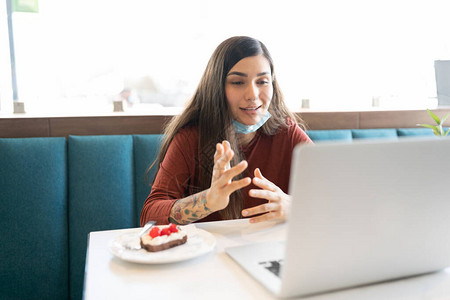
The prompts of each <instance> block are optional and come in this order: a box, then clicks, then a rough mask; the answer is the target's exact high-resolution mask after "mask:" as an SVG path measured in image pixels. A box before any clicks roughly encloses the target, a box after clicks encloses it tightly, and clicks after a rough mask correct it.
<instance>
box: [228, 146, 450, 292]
mask: <svg viewBox="0 0 450 300" xmlns="http://www.w3.org/2000/svg"><path fill="white" fill-rule="evenodd" d="M448 170H450V139H448V138H434V139H430V138H427V139H417V138H407V139H403V140H402V139H399V140H372V141H360V142H358V141H356V142H353V143H323V144H316V145H299V146H297V147H296V148H295V150H294V156H293V162H292V168H291V178H290V190H289V191H290V195H291V196H292V198H293V200H292V206H291V211H290V215H289V218H288V221H287V224H286V226H287V236H286V241H285V242H272V243H270V242H269V243H259V244H249V245H242V246H236V247H231V248H227V249H225V251H226V253H227V254H228V255H229V256H231V257H232V258H233V259H234V260H235V261H236V262H237V263H238V264H240V265H241V266H242V267H243V268H244V269H245V270H246V271H248V273H249V274H251V275H252V276H253V277H254V278H255V279H256V280H258V281H259V282H260V283H261V284H262V285H264V286H265V287H266V288H267V289H268V290H269V291H271V292H272V293H273V294H274V295H276V296H278V297H293V296H308V295H312V294H317V293H323V292H330V291H335V290H339V289H345V288H351V287H356V286H360V285H367V284H371V283H376V282H381V281H386V280H392V279H399V278H403V277H408V276H413V275H418V274H424V273H429V272H434V271H437V270H442V269H444V268H446V267H447V266H450V197H449V196H448V195H449V192H448V177H446V175H447V174H448Z"/></svg>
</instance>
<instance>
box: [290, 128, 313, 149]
mask: <svg viewBox="0 0 450 300" xmlns="http://www.w3.org/2000/svg"><path fill="white" fill-rule="evenodd" d="M289 131H291V132H290V134H289V136H290V139H291V142H292V145H293V147H295V146H296V145H297V144H300V143H308V144H309V143H311V144H312V143H313V141H312V140H311V138H310V137H309V136H308V135H307V134H306V132H305V131H304V130H303V129H301V128H300V126H298V124H296V123H295V124H292V125H291V126H289Z"/></svg>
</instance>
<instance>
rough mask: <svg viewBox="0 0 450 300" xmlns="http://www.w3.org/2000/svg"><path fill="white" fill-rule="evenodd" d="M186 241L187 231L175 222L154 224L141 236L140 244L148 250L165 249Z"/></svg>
mask: <svg viewBox="0 0 450 300" xmlns="http://www.w3.org/2000/svg"><path fill="white" fill-rule="evenodd" d="M186 241H187V233H186V231H185V230H183V229H182V228H181V227H179V226H177V225H175V224H172V223H171V224H169V225H161V226H154V227H153V228H152V229H151V230H150V232H149V233H148V234H145V235H143V236H142V237H141V246H142V248H144V249H145V250H147V251H149V252H157V251H161V250H166V249H169V248H172V247H175V246H179V245H182V244H184V243H186Z"/></svg>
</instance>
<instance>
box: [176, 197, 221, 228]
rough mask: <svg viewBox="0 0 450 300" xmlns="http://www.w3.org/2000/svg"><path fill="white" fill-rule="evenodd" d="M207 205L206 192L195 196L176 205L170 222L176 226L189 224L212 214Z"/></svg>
mask: <svg viewBox="0 0 450 300" xmlns="http://www.w3.org/2000/svg"><path fill="white" fill-rule="evenodd" d="M211 213H212V211H211V210H210V209H209V208H208V207H207V205H206V191H203V192H200V193H197V194H194V195H192V196H189V197H187V198H184V199H180V200H178V201H177V202H175V203H174V205H173V207H172V210H171V213H170V217H169V221H170V222H172V223H176V224H189V223H192V222H195V221H197V220H200V219H201V218H204V217H206V216H207V215H209V214H211Z"/></svg>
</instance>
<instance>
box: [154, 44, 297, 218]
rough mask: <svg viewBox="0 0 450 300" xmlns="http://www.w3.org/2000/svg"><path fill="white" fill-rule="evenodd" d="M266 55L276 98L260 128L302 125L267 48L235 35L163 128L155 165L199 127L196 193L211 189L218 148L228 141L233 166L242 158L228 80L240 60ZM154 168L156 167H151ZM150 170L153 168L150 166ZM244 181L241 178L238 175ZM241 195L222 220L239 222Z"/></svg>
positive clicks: (270, 132) (267, 131)
mask: <svg viewBox="0 0 450 300" xmlns="http://www.w3.org/2000/svg"><path fill="white" fill-rule="evenodd" d="M256 55H263V56H264V57H265V58H266V59H267V60H268V61H269V64H270V68H271V72H272V78H273V81H272V84H273V98H272V101H271V104H270V106H269V112H270V114H271V115H272V117H271V118H270V119H269V120H268V121H267V122H266V123H265V124H264V125H263V126H262V127H261V130H262V131H263V133H264V134H267V135H273V134H275V133H276V132H277V131H278V129H279V128H280V127H286V126H288V124H287V122H286V120H287V119H291V120H292V121H294V122H297V123H298V124H300V125H302V121H301V119H300V118H299V117H298V116H296V115H295V114H293V113H291V112H290V111H289V109H288V108H287V107H286V105H285V103H284V98H283V95H282V93H281V90H280V88H279V86H278V82H277V80H276V79H275V71H274V66H273V61H272V57H271V56H270V53H269V51H268V50H267V48H266V46H265V45H264V44H263V43H262V42H260V41H258V40H256V39H254V38H251V37H246V36H236V37H232V38H229V39H227V40H225V41H223V42H222V43H221V44H220V45H219V46H218V47H217V48H216V50H215V51H214V53H213V54H212V56H211V58H210V60H209V62H208V64H207V66H206V69H205V71H204V73H203V76H202V78H201V80H200V83H199V85H198V87H197V89H196V91H195V93H194V95H193V96H192V98H191V99H190V101H189V102H188V103H187V106H186V108H185V109H184V111H183V112H182V113H181V114H180V115H178V116H175V117H174V118H173V119H172V120H171V121H170V122H169V123H168V124H167V126H166V127H165V129H164V139H163V141H162V145H161V150H160V152H159V155H158V158H157V161H155V163H158V166H159V164H161V163H162V161H163V160H164V157H165V156H166V153H167V149H168V148H169V145H170V143H171V142H172V139H173V138H174V136H175V135H176V134H177V132H178V131H179V130H180V129H181V128H183V127H185V126H188V125H194V126H197V128H198V134H199V141H198V143H199V144H198V149H199V150H198V162H199V165H198V172H199V174H198V176H197V178H198V182H196V184H195V186H196V191H193V192H199V191H202V190H205V189H208V188H209V187H210V186H211V176H212V169H213V166H214V151H215V145H216V144H217V143H220V142H222V141H223V140H228V141H229V142H230V144H231V148H232V149H233V151H234V152H235V155H234V157H233V160H232V161H231V166H234V165H236V164H237V163H239V162H240V161H241V159H242V154H241V152H240V150H239V148H240V147H239V144H238V141H237V137H236V135H235V133H234V128H233V123H232V122H233V117H232V114H231V111H230V109H229V107H228V102H227V100H226V97H225V80H226V76H227V74H228V72H229V71H230V70H231V68H232V67H233V66H234V65H235V64H236V63H238V62H239V61H240V60H241V59H243V58H246V57H249V56H256ZM152 166H153V165H152ZM150 168H151V167H150ZM238 178H242V176H238ZM242 199H243V198H242V193H241V192H240V191H236V192H234V193H233V194H231V196H230V203H229V205H228V206H227V207H226V208H225V209H223V210H222V211H220V212H219V213H220V215H221V217H222V219H237V218H240V217H241V211H242V209H243V201H242Z"/></svg>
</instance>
